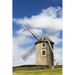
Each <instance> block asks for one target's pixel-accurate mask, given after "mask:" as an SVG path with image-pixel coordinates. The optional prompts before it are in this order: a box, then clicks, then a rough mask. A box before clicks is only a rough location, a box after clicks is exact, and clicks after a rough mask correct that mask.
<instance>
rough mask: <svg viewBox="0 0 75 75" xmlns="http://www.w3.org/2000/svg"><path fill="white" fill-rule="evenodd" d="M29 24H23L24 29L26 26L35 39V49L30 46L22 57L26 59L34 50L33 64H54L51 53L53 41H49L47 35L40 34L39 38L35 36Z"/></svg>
mask: <svg viewBox="0 0 75 75" xmlns="http://www.w3.org/2000/svg"><path fill="white" fill-rule="evenodd" d="M28 26H29V25H24V29H25V28H26V29H27V30H28V31H29V32H30V33H31V34H32V35H33V37H34V38H35V39H36V42H35V49H34V48H33V47H32V48H31V49H30V50H28V52H27V53H25V54H24V55H23V56H22V58H23V60H24V61H26V60H27V59H28V58H29V57H30V56H31V55H32V54H33V52H34V51H35V52H36V64H35V65H48V66H51V67H52V66H53V65H54V53H53V45H54V42H53V41H51V40H50V39H49V38H48V36H45V35H44V36H42V37H41V38H39V39H38V38H37V37H36V36H35V34H34V33H33V32H32V31H31V30H30V29H29V27H28Z"/></svg>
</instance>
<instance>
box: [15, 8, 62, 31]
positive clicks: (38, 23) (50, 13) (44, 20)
mask: <svg viewBox="0 0 75 75" xmlns="http://www.w3.org/2000/svg"><path fill="white" fill-rule="evenodd" d="M58 16H60V17H58ZM14 22H16V23H17V24H20V25H27V24H29V25H30V26H32V27H34V28H50V29H54V30H55V31H58V30H61V29H62V20H61V8H60V7H57V8H54V7H49V8H47V9H43V10H42V12H41V13H40V14H38V15H36V16H32V17H31V18H27V17H24V18H19V19H17V18H14Z"/></svg>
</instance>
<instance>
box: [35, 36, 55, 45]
mask: <svg viewBox="0 0 75 75" xmlns="http://www.w3.org/2000/svg"><path fill="white" fill-rule="evenodd" d="M43 42H45V43H47V42H50V43H52V44H54V42H53V41H52V40H51V39H49V38H48V36H45V35H44V36H42V37H41V38H40V39H38V40H37V41H36V42H35V44H38V43H43Z"/></svg>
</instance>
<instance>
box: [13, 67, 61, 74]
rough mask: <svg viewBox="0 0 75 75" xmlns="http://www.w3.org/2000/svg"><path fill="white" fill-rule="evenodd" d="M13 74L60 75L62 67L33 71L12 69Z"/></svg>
mask: <svg viewBox="0 0 75 75" xmlns="http://www.w3.org/2000/svg"><path fill="white" fill-rule="evenodd" d="M13 75H62V68H54V69H47V70H34V71H33V70H32V71H24V70H18V71H14V72H13Z"/></svg>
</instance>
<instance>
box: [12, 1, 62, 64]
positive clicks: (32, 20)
mask: <svg viewBox="0 0 75 75" xmlns="http://www.w3.org/2000/svg"><path fill="white" fill-rule="evenodd" d="M61 12H62V0H13V56H14V58H13V65H23V64H34V63H35V53H34V54H33V55H32V56H31V57H30V58H29V59H28V60H27V61H26V62H24V61H23V60H22V58H21V55H22V54H24V53H25V52H26V51H27V50H28V49H29V48H31V47H32V46H34V43H35V41H36V40H35V39H34V38H33V36H32V35H31V34H30V33H29V32H28V31H27V30H26V29H25V31H23V25H26V24H27V23H28V24H29V25H30V26H31V27H32V28H31V31H33V32H34V33H35V34H37V36H38V37H39V36H40V35H41V36H42V35H48V36H49V38H50V39H52V40H53V41H54V42H55V45H54V52H55V58H56V60H57V61H58V62H59V63H60V64H62V25H61V20H62V13H61ZM38 22H39V23H38ZM17 57H18V59H17Z"/></svg>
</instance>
